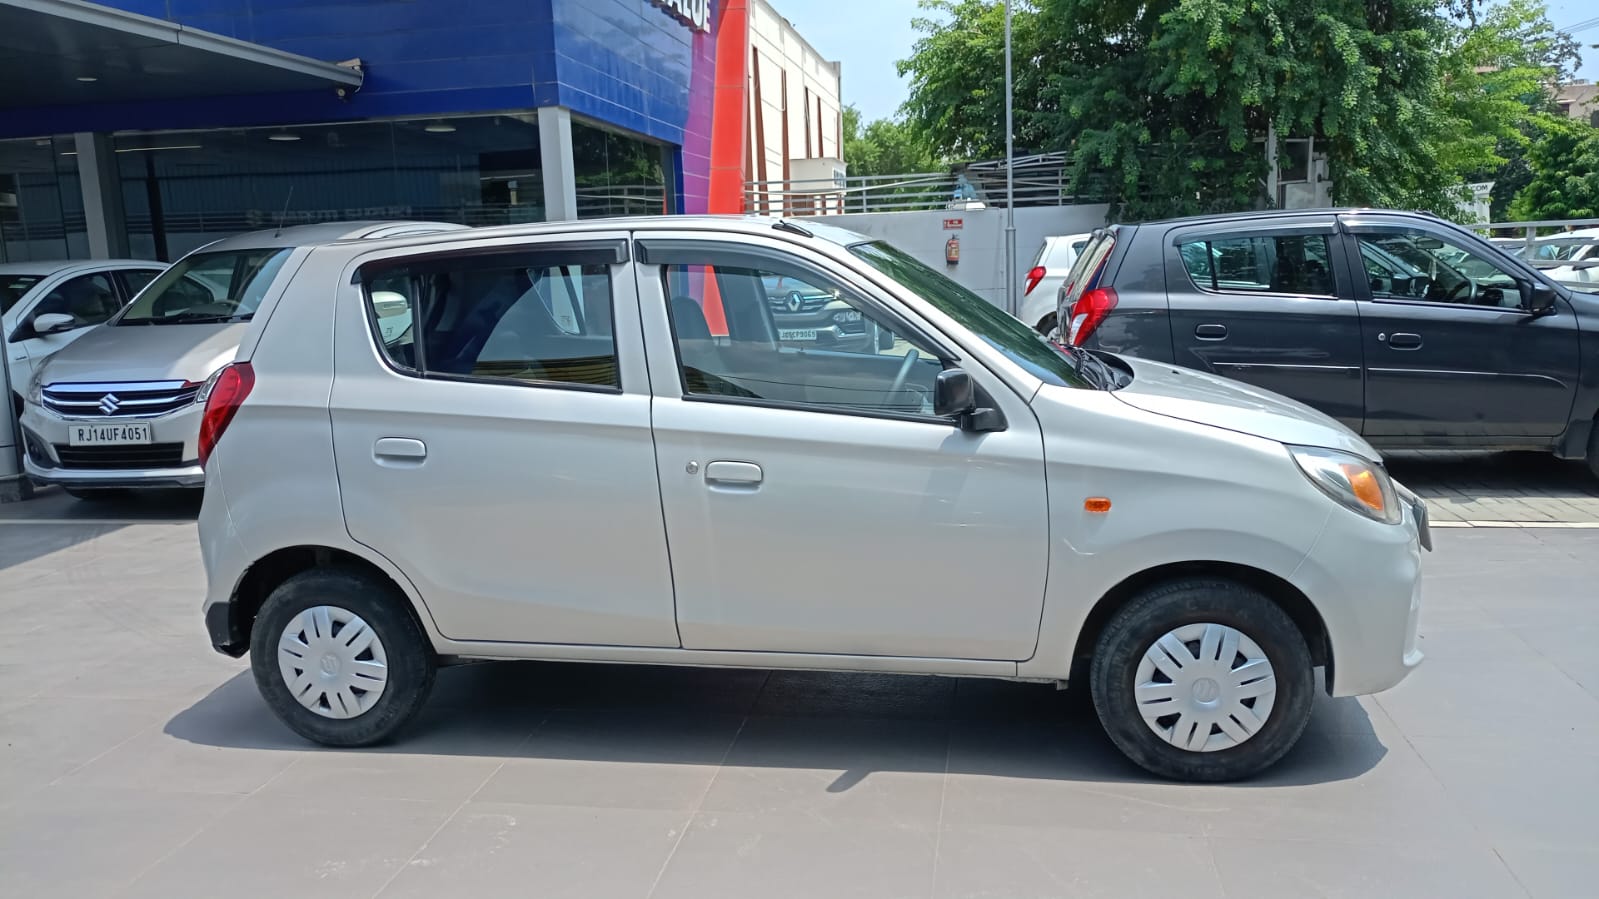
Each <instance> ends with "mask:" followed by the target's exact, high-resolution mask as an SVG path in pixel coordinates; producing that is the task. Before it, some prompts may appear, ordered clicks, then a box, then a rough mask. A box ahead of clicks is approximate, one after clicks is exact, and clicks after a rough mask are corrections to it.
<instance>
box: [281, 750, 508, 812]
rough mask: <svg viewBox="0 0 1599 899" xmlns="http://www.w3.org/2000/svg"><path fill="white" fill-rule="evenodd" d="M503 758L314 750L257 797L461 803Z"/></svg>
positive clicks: (298, 760)
mask: <svg viewBox="0 0 1599 899" xmlns="http://www.w3.org/2000/svg"><path fill="white" fill-rule="evenodd" d="M503 762H504V759H501V758H495V757H491V756H476V755H453V756H452V755H414V754H409V753H400V752H372V751H368V750H335V749H326V748H319V749H314V750H310V751H308V752H305V753H302V754H300V756H299V758H298V759H297V760H296V761H295V762H294V764H293V765H290V766H289V767H288V768H287V769H286V770H284V772H283V773H282V774H281V775H279V776H277V777H275V778H273V779H272V781H271V782H270V783H268V784H267V785H266V786H265V787H264V788H263V789H262V792H263V793H266V794H277V793H288V794H299V795H308V796H334V795H336V796H362V797H372V798H380V799H436V800H453V801H455V802H465V801H466V800H467V799H470V798H471V797H472V794H474V793H476V792H477V790H478V788H479V787H481V786H482V785H483V783H484V781H486V780H487V779H488V777H489V775H491V774H493V773H494V772H495V771H496V770H498V769H499V767H500V765H501V764H503Z"/></svg>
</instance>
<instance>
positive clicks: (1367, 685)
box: [1290, 485, 1431, 696]
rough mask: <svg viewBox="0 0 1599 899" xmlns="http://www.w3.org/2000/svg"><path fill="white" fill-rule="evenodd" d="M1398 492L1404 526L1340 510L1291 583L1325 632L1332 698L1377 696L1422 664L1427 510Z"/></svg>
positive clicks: (1419, 503)
mask: <svg viewBox="0 0 1599 899" xmlns="http://www.w3.org/2000/svg"><path fill="white" fill-rule="evenodd" d="M1396 486H1397V485H1396ZM1400 492H1401V496H1406V497H1407V498H1406V501H1405V517H1404V521H1403V522H1402V523H1400V524H1398V525H1391V524H1384V523H1382V522H1377V521H1372V520H1370V519H1367V518H1363V517H1361V516H1360V515H1358V514H1356V513H1354V512H1348V511H1346V510H1343V509H1340V510H1338V511H1337V512H1335V513H1334V514H1333V515H1332V517H1331V518H1330V519H1329V520H1328V522H1327V527H1326V529H1325V530H1324V531H1323V532H1322V535H1321V537H1320V538H1319V539H1318V540H1317V541H1316V545H1315V546H1314V547H1313V548H1312V549H1311V551H1310V554H1309V555H1308V556H1307V557H1306V558H1305V560H1304V562H1302V563H1301V564H1300V566H1299V570H1298V571H1296V572H1294V575H1293V577H1292V578H1290V580H1291V581H1292V582H1293V584H1294V586H1296V587H1298V588H1299V589H1300V591H1301V592H1303V593H1304V594H1305V595H1306V596H1308V597H1309V598H1310V599H1311V601H1312V602H1314V603H1315V605H1316V608H1317V609H1318V610H1319V611H1320V612H1321V616H1322V623H1323V624H1325V625H1326V627H1327V640H1328V643H1329V644H1330V646H1329V649H1330V650H1331V652H1332V665H1331V670H1330V672H1329V676H1328V685H1327V686H1328V692H1329V693H1331V694H1332V695H1333V696H1360V695H1365V694H1368V693H1380V692H1382V691H1383V690H1387V689H1388V688H1390V687H1392V686H1394V685H1395V684H1398V683H1399V682H1400V681H1402V680H1404V679H1405V677H1406V676H1407V675H1409V674H1410V672H1411V671H1413V670H1415V668H1416V666H1418V665H1420V664H1421V662H1422V658H1423V654H1422V652H1421V648H1420V646H1419V637H1418V627H1419V624H1420V616H1421V589H1422V588H1421V553H1422V547H1423V545H1424V544H1423V541H1424V540H1425V541H1426V544H1428V545H1430V543H1431V536H1430V534H1429V533H1428V531H1427V522H1426V518H1425V514H1426V506H1425V505H1423V504H1421V502H1420V501H1419V500H1417V501H1416V502H1414V503H1412V502H1411V501H1410V500H1409V498H1408V497H1413V496H1414V494H1410V492H1409V491H1408V490H1404V489H1403V488H1400ZM1407 495H1408V496H1407ZM1418 510H1419V511H1418Z"/></svg>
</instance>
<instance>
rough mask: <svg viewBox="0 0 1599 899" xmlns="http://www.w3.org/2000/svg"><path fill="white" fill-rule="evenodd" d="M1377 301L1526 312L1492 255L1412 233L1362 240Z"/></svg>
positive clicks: (1368, 234)
mask: <svg viewBox="0 0 1599 899" xmlns="http://www.w3.org/2000/svg"><path fill="white" fill-rule="evenodd" d="M1357 239H1358V240H1359V241H1360V261H1361V264H1362V265H1363V266H1364V268H1365V273H1366V278H1367V280H1368V281H1369V283H1370V286H1371V295H1372V298H1373V299H1378V300H1421V301H1424V302H1429V303H1454V304H1458V305H1462V306H1492V307H1498V308H1501V309H1519V308H1521V304H1522V299H1521V288H1520V286H1519V285H1518V283H1517V281H1516V279H1515V278H1514V277H1513V276H1512V275H1510V274H1509V273H1508V272H1506V271H1505V269H1504V268H1503V267H1502V266H1501V264H1500V263H1499V262H1498V261H1497V260H1494V259H1492V258H1491V257H1489V256H1488V255H1487V254H1486V253H1483V252H1481V251H1478V250H1475V249H1469V248H1467V247H1465V246H1462V245H1460V244H1457V243H1455V242H1454V241H1450V240H1446V239H1444V238H1440V237H1436V236H1434V235H1431V234H1427V233H1425V232H1422V231H1417V230H1414V229H1409V228H1379V229H1372V230H1370V231H1364V232H1362V233H1360V234H1358V235H1357Z"/></svg>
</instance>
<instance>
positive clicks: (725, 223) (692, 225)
mask: <svg viewBox="0 0 1599 899" xmlns="http://www.w3.org/2000/svg"><path fill="white" fill-rule="evenodd" d="M779 226H781V228H779ZM774 228H776V229H778V230H782V231H785V232H787V233H789V234H794V235H803V236H807V237H814V238H818V239H821V240H826V241H829V242H831V243H835V244H839V245H841V246H850V245H851V244H857V243H862V242H869V241H871V240H874V239H875V238H872V237H868V236H867V235H864V234H861V233H859V232H856V231H851V230H849V229H847V228H840V227H838V226H837V225H829V224H825V223H823V222H817V221H812V220H810V219H805V218H800V219H780V218H774V217H770V216H758V215H640V216H618V217H616V218H599V219H578V220H575V221H570V220H569V221H560V222H531V223H527V224H520V225H495V226H493V227H487V228H462V227H455V228H452V229H450V230H448V231H446V230H442V229H441V230H438V231H416V232H412V233H395V234H387V233H382V234H365V235H362V234H354V235H348V236H329V237H326V238H325V239H323V240H321V241H319V242H318V243H321V244H339V243H346V242H348V241H351V240H358V239H373V238H378V237H404V238H408V239H407V240H406V241H405V244H406V246H411V247H426V246H433V245H447V244H450V243H456V242H459V241H462V240H479V239H487V238H506V237H538V236H544V235H551V234H571V235H582V234H587V233H600V232H614V231H635V232H636V231H710V232H719V233H723V234H726V233H741V234H768V233H770V232H771V231H772V230H773V229H774ZM289 230H290V229H288V228H285V229H283V234H284V237H285V238H287V237H288V235H289ZM266 233H268V234H270V233H271V232H266ZM229 239H230V240H232V238H229ZM308 243H309V241H304V240H302V241H300V242H298V243H296V244H294V245H295V246H306V245H308ZM214 246H217V245H216V244H214V245H213V247H214Z"/></svg>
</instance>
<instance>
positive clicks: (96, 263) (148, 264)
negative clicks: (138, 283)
mask: <svg viewBox="0 0 1599 899" xmlns="http://www.w3.org/2000/svg"><path fill="white" fill-rule="evenodd" d="M122 267H129V268H166V267H167V264H166V263H165V262H157V261H155V260H154V259H40V260H38V261H36V262H7V263H4V264H0V275H42V276H49V275H53V274H55V273H56V272H60V271H66V270H67V269H73V268H84V269H90V268H93V269H99V268H122Z"/></svg>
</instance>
